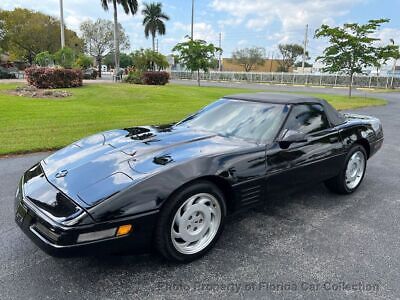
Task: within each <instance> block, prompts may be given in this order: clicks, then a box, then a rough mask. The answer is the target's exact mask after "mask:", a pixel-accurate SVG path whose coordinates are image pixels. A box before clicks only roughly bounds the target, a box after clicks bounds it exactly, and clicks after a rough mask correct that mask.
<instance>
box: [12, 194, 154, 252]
mask: <svg viewBox="0 0 400 300" xmlns="http://www.w3.org/2000/svg"><path fill="white" fill-rule="evenodd" d="M157 214H158V211H153V212H149V213H145V214H140V215H136V216H134V217H129V218H121V219H118V220H113V221H108V222H104V223H93V224H89V225H88V224H86V225H77V226H64V225H62V224H60V223H59V222H57V221H56V220H54V219H52V218H51V217H49V216H48V215H47V214H46V213H45V212H43V211H42V210H41V208H39V207H37V206H35V204H34V203H32V202H31V201H30V200H29V199H27V198H25V197H24V196H23V193H22V191H21V187H20V188H19V190H18V193H17V195H16V199H15V221H16V223H17V224H18V226H19V227H20V228H21V229H22V231H23V232H24V233H25V234H26V235H27V236H28V237H29V238H30V239H31V240H32V241H33V242H34V243H35V244H36V245H37V246H39V247H40V248H41V249H42V250H43V251H45V252H46V253H48V254H50V255H52V256H57V257H70V256H84V255H97V254H105V253H121V252H123V253H132V254H137V253H143V252H148V251H150V249H151V243H152V236H153V232H154V227H155V224H156V217H157ZM125 224H131V225H132V227H133V229H132V231H131V232H130V233H129V234H128V235H126V236H121V237H111V238H107V239H102V240H96V241H91V242H83V243H78V242H77V238H78V236H79V234H82V233H88V232H94V231H99V230H105V229H110V228H115V227H118V226H120V225H125Z"/></svg>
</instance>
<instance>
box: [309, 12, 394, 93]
mask: <svg viewBox="0 0 400 300" xmlns="http://www.w3.org/2000/svg"><path fill="white" fill-rule="evenodd" d="M387 22H389V19H379V20H370V21H368V23H366V24H358V23H347V24H344V25H343V26H341V27H330V26H328V25H322V26H321V28H319V29H317V30H316V32H315V36H316V37H317V38H327V39H328V41H329V46H328V47H327V48H326V49H325V50H324V52H323V55H321V56H319V57H317V60H319V61H321V62H323V63H324V64H325V67H324V68H323V70H324V71H325V72H332V73H336V72H343V73H345V74H348V75H349V76H350V84H349V97H351V91H352V87H353V77H354V74H357V73H362V71H363V69H364V68H367V67H371V66H376V65H377V64H378V60H379V58H378V57H379V56H378V55H377V53H379V52H380V51H381V47H375V46H374V43H375V42H376V41H379V39H378V38H374V37H372V35H373V34H374V33H376V31H377V30H378V29H379V28H380V27H381V25H382V24H384V23H387Z"/></svg>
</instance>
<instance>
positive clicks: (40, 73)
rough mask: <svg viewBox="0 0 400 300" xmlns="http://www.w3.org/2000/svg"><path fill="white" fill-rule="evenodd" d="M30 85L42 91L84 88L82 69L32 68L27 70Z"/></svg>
mask: <svg viewBox="0 0 400 300" xmlns="http://www.w3.org/2000/svg"><path fill="white" fill-rule="evenodd" d="M25 74H26V79H27V81H28V84H29V85H33V86H35V87H37V88H40V89H56V88H69V87H79V86H82V79H83V74H82V71H81V70H80V69H64V68H44V67H31V68H28V69H26V70H25Z"/></svg>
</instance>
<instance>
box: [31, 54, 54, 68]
mask: <svg viewBox="0 0 400 300" xmlns="http://www.w3.org/2000/svg"><path fill="white" fill-rule="evenodd" d="M35 63H36V64H37V65H39V66H41V67H48V66H50V65H52V64H53V63H54V56H53V55H52V54H50V53H49V51H44V52H40V53H39V54H37V55H36V56H35Z"/></svg>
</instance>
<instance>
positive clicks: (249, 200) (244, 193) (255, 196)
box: [240, 185, 262, 206]
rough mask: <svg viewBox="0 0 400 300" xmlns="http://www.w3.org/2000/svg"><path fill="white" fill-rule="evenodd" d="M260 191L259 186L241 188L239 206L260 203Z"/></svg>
mask: <svg viewBox="0 0 400 300" xmlns="http://www.w3.org/2000/svg"><path fill="white" fill-rule="evenodd" d="M261 191H262V188H261V186H260V185H255V186H250V187H245V188H243V189H242V190H241V191H240V193H241V204H242V206H247V205H251V204H254V203H257V202H260V201H261Z"/></svg>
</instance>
